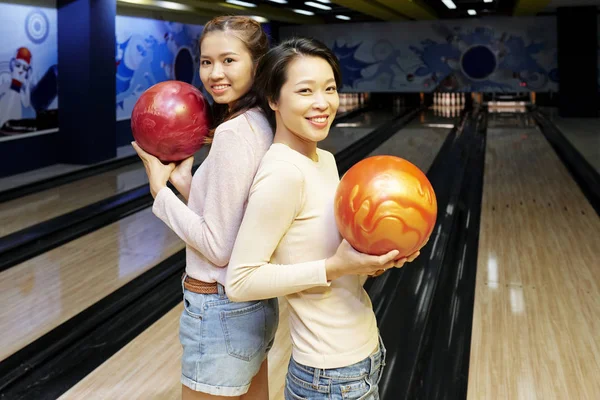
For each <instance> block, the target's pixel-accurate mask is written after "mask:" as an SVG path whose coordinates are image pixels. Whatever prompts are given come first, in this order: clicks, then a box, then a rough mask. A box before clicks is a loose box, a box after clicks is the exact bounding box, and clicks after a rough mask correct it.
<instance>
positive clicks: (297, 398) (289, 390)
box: [285, 379, 309, 400]
mask: <svg viewBox="0 0 600 400" xmlns="http://www.w3.org/2000/svg"><path fill="white" fill-rule="evenodd" d="M297 392H299V391H298V387H294V385H291V384H290V382H289V381H288V380H287V379H286V382H285V400H309V398H308V397H304V396H301V395H300V394H298V393H297Z"/></svg>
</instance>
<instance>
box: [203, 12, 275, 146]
mask: <svg viewBox="0 0 600 400" xmlns="http://www.w3.org/2000/svg"><path fill="white" fill-rule="evenodd" d="M211 32H228V33H231V34H232V35H235V37H237V38H238V39H240V40H241V41H242V42H243V43H244V45H245V46H246V48H247V49H248V51H249V52H250V56H251V57H252V62H253V66H254V68H256V65H257V64H258V62H259V60H260V59H261V57H262V56H264V55H265V54H266V53H267V51H268V50H269V39H268V37H267V34H266V33H265V32H264V31H263V29H262V27H261V26H260V24H259V23H258V22H257V21H255V20H253V19H252V18H249V17H244V16H241V15H234V16H221V17H216V18H213V19H212V20H210V21H208V23H207V24H206V25H204V29H203V31H202V35H201V36H200V39H199V41H198V47H199V48H200V49H201V48H202V41H203V40H204V38H205V37H206V35H207V34H209V33H211ZM257 105H258V96H257V94H256V92H255V91H254V85H252V87H251V88H250V90H249V91H248V92H247V93H246V94H244V95H243V96H242V97H240V98H239V99H238V100H236V102H235V104H234V105H233V107H232V108H231V110H230V109H229V106H228V105H227V104H218V103H216V102H215V103H213V110H212V113H213V121H214V123H213V127H212V129H211V130H210V131H209V133H208V136H207V137H206V140H205V142H206V143H210V142H212V138H213V136H214V133H215V129H216V127H217V126H219V125H220V124H222V123H223V122H225V121H228V120H230V119H233V118H235V117H237V116H238V115H241V114H243V113H245V112H246V111H248V110H249V109H251V108H253V107H256V106H257Z"/></svg>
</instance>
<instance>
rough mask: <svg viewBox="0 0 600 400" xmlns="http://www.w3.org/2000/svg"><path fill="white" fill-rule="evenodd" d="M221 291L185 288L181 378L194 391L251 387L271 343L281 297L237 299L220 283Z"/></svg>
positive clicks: (233, 392) (227, 392) (225, 392)
mask: <svg viewBox="0 0 600 400" xmlns="http://www.w3.org/2000/svg"><path fill="white" fill-rule="evenodd" d="M182 286H183V283H182ZM218 292H219V293H216V294H198V293H193V292H190V291H189V290H187V289H185V288H183V306H184V310H183V312H182V313H181V317H180V321H179V340H180V341H181V345H182V347H183V355H182V358H181V383H183V384H184V385H186V386H187V387H189V388H190V389H192V390H194V391H199V392H204V393H208V394H212V395H218V396H239V395H242V394H244V393H246V392H247V391H248V388H249V386H250V382H251V381H252V378H253V377H254V375H256V373H257V372H258V370H259V369H260V366H261V364H262V362H263V361H264V359H265V358H266V357H267V354H268V353H269V350H270V349H271V347H272V346H273V342H274V341H275V332H276V331H277V325H278V323H279V307H278V301H277V299H276V298H274V299H269V300H260V301H248V302H239V303H235V302H233V301H231V300H229V298H228V297H227V295H226V294H225V290H224V288H223V286H222V285H220V284H219V285H218Z"/></svg>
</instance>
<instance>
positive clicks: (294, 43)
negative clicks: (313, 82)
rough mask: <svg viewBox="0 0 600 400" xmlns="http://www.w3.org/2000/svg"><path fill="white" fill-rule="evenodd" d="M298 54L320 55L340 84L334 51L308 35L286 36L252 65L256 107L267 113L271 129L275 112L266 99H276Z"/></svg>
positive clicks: (340, 84)
mask: <svg viewBox="0 0 600 400" xmlns="http://www.w3.org/2000/svg"><path fill="white" fill-rule="evenodd" d="M301 56H309V57H320V58H322V59H324V60H325V61H327V63H328V64H329V65H331V69H333V76H334V78H335V83H336V85H337V87H338V89H339V88H341V87H342V72H341V69H340V63H339V61H338V59H337V57H336V56H335V54H334V53H333V52H332V51H331V50H330V49H329V48H328V47H327V46H326V45H325V44H324V43H322V42H320V41H319V40H316V39H311V38H293V39H288V40H286V41H284V42H282V43H280V44H279V45H277V46H275V47H273V48H272V49H271V50H269V52H268V53H267V54H265V56H264V57H262V58H261V60H260V62H259V63H258V66H257V67H256V75H255V77H254V87H255V88H256V91H257V92H258V95H259V106H260V108H261V109H262V110H263V112H264V113H265V115H266V116H267V119H268V120H269V123H270V124H271V127H272V128H273V131H275V112H274V111H273V110H272V109H271V107H269V101H271V102H274V103H275V102H277V101H278V100H279V94H280V92H281V87H282V86H283V85H284V84H285V82H286V81H287V69H288V66H289V64H290V63H291V62H292V61H293V60H294V59H296V58H297V57H301Z"/></svg>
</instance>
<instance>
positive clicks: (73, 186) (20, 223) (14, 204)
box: [0, 148, 207, 237]
mask: <svg viewBox="0 0 600 400" xmlns="http://www.w3.org/2000/svg"><path fill="white" fill-rule="evenodd" d="M206 153H207V148H203V149H201V150H200V151H199V152H198V153H197V155H196V157H195V162H196V164H197V163H199V162H200V161H201V160H203V159H204V157H206ZM146 183H148V178H147V176H146V171H145V169H144V165H143V164H142V162H141V161H140V162H138V163H135V164H130V165H127V166H124V167H122V168H118V169H115V170H112V171H107V172H105V173H102V174H98V175H95V176H91V177H89V178H85V179H80V180H77V181H75V182H71V183H67V184H65V185H61V186H58V187H55V188H52V189H48V190H45V191H42V192H39V193H33V194H31V195H28V196H25V197H22V198H18V199H14V200H11V201H7V202H5V203H0V237H2V236H5V235H8V234H11V233H13V232H16V231H19V230H21V229H25V228H27V227H29V226H32V225H35V224H37V223H40V222H43V221H46V220H48V219H51V218H54V217H57V216H59V215H62V214H65V213H68V212H71V211H73V210H76V209H78V208H81V207H85V206H87V205H90V204H92V203H95V202H97V201H100V200H103V199H105V198H107V197H110V196H114V195H116V194H119V193H123V192H126V191H128V190H131V189H133V188H136V187H139V186H141V185H144V184H146Z"/></svg>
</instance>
